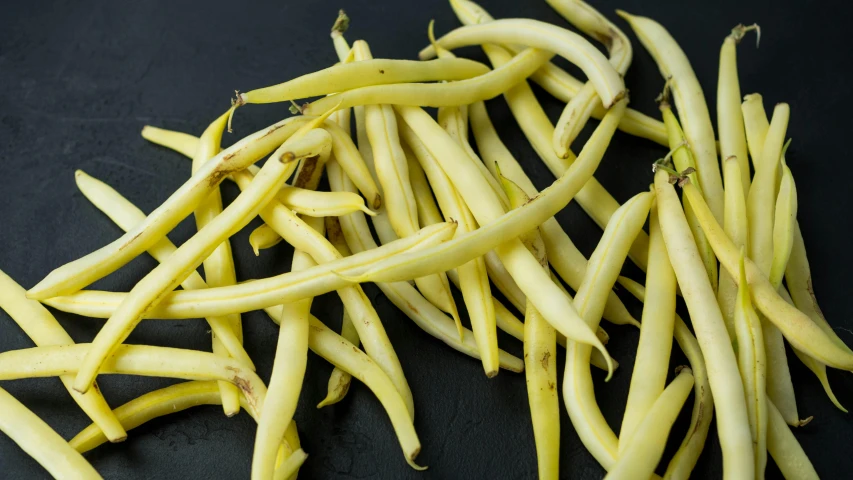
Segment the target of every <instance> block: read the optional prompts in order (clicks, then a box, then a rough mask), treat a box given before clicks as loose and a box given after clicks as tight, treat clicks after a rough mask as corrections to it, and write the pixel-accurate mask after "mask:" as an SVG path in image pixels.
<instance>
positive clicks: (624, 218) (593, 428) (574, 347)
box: [563, 192, 654, 470]
mask: <svg viewBox="0 0 853 480" xmlns="http://www.w3.org/2000/svg"><path fill="white" fill-rule="evenodd" d="M653 200H654V194H652V193H651V192H643V193H640V194H638V195H636V196H634V197H632V198H631V199H630V200H628V201H627V202H625V204H624V205H623V206H621V207H619V209H618V210H617V211H616V213H614V214H613V217H611V220H610V222H609V223H608V224H607V228H605V229H604V235H602V237H601V241H600V242H599V244H598V246H597V247H596V248H595V251H594V252H593V254H592V256H591V257H590V262H589V263H590V267H589V268H588V269H587V272H586V275H585V276H584V281H583V283H582V284H581V288H580V289H579V290H578V292H577V295H575V299H574V304H575V308H577V310H578V313H579V314H580V315H581V316H582V318H583V320H584V322H585V323H586V324H587V325H588V326H590V327H593V328H594V327H596V326H598V323H599V322H600V320H601V313H602V312H603V311H604V302H605V299H606V298H607V293H606V292H608V291H609V290H610V289H611V288H613V284H614V283H615V282H616V279H617V278H618V277H619V271H620V270H621V268H622V265H623V263H624V261H625V259H626V258H627V256H628V250H629V248H630V246H631V244H632V243H633V241H634V237H636V236H637V233H638V232H639V231H640V230H642V228H643V224H644V223H645V222H646V218H647V217H648V214H649V209H650V208H651V205H652V201H653ZM567 340H570V339H568V337H567ZM590 352H591V348H590V347H589V346H588V345H583V344H581V343H578V342H572V341H567V342H566V368H565V370H564V374H563V401H564V403H565V404H566V410H568V412H569V418H571V420H572V425H574V427H575V430H576V431H577V433H578V436H579V437H580V438H581V441H582V442H583V444H584V446H585V447H586V449H587V450H588V451H589V452H590V453H591V454H592V456H593V457H595V459H596V460H597V461H598V463H599V464H601V466H602V467H604V469H605V470H610V469H611V468H613V466H614V464H615V462H616V459H617V457H618V449H619V446H618V440H617V438H616V434H615V433H613V430H612V429H611V428H610V426H609V425H608V424H607V421H606V420H605V419H604V415H603V414H602V413H601V410H600V408H599V406H598V405H597V403H596V401H595V391H594V389H593V385H592V374H591V372H590V369H589V356H590Z"/></svg>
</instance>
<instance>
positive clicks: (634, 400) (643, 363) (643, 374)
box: [619, 206, 676, 455]
mask: <svg viewBox="0 0 853 480" xmlns="http://www.w3.org/2000/svg"><path fill="white" fill-rule="evenodd" d="M649 238H650V239H651V241H650V242H649V271H648V272H647V275H646V289H645V293H646V296H645V300H644V304H643V318H642V320H643V323H642V328H640V341H639V344H638V345H637V355H636V359H635V360H634V371H633V374H632V375H631V386H630V388H629V389H628V401H627V403H626V405H625V414H624V416H623V417H622V427H621V429H620V430H619V451H620V455H621V452H624V450H625V448H626V447H627V445H628V444H629V442H630V441H631V440H630V439H631V438H632V437H633V436H634V432H635V431H637V429H638V428H639V427H640V424H641V423H642V422H643V419H644V418H645V417H646V415H647V414H648V412H649V409H651V408H652V405H653V404H654V402H655V401H656V399H657V398H658V397H659V396H660V395H661V394H662V393H663V391H664V387H665V385H666V374H667V370H668V369H669V355H670V353H671V351H672V332H673V328H674V323H675V290H676V282H675V272H674V271H673V270H672V265H671V264H670V263H669V256H668V255H667V252H666V245H665V244H664V241H663V236H662V234H661V231H660V224H659V223H658V212H657V207H654V206H653V207H652V209H651V213H650V215H649Z"/></svg>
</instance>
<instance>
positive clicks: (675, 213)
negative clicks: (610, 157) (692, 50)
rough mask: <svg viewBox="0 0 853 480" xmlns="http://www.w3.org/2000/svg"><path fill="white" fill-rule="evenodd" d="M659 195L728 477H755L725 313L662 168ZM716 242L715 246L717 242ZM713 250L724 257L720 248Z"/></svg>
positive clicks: (695, 198) (695, 200)
mask: <svg viewBox="0 0 853 480" xmlns="http://www.w3.org/2000/svg"><path fill="white" fill-rule="evenodd" d="M655 191H656V192H657V201H658V212H659V221H660V226H661V231H662V232H663V236H664V241H665V242H666V249H667V252H669V258H670V261H671V262H672V266H673V269H674V270H675V276H676V278H677V279H678V284H679V286H680V288H681V294H682V296H683V297H684V300H685V302H686V303H687V309H688V310H689V311H690V315H691V319H692V320H693V328H694V330H695V332H696V338H697V339H698V341H699V345H700V346H701V347H702V354H703V356H704V357H705V361H706V362H707V364H708V378H709V381H710V384H711V390H712V392H713V395H714V403H715V404H716V412H717V432H718V433H719V436H720V444H721V446H722V449H723V476H724V478H752V477H753V475H754V471H755V466H754V455H753V446H752V436H751V434H750V430H749V421H748V419H747V409H746V401H745V400H744V398H745V397H744V390H743V385H742V384H741V382H740V375H739V372H738V366H737V360H736V358H735V354H734V350H733V349H732V346H731V343H730V342H729V341H726V339H728V334H727V332H726V327H725V322H724V320H723V315H722V313H721V312H720V307H719V306H718V305H717V299H716V295H715V294H714V291H713V290H712V289H711V283H710V282H709V281H708V277H707V275H703V274H702V273H703V271H704V267H703V266H702V262H701V260H700V257H699V253H698V251H697V249H696V244H695V243H694V241H693V236H692V234H691V233H690V229H689V228H688V226H687V220H686V219H685V217H684V212H683V211H682V210H681V207H680V205H679V201H678V195H677V194H676V193H675V189H674V187H673V186H672V185H670V183H669V174H668V173H667V172H665V171H663V170H658V172H657V173H656V174H655ZM686 191H688V190H687V189H685V192H686ZM689 191H690V192H693V193H692V195H690V197H689V199H690V202H691V205H692V206H693V208H694V210H695V211H696V212H697V217H699V219H700V221H701V219H702V215H701V213H702V212H701V211H702V208H703V207H704V208H705V209H707V208H708V207H707V205H706V204H705V202H704V200H703V199H702V198H701V197H702V196H701V194H700V193H699V192H698V191H697V190H695V189H689ZM707 212H708V213H710V210H707ZM711 218H713V215H711ZM702 227H703V229H704V230H705V231H706V233H707V234H708V237H709V239H711V238H710V237H711V236H712V235H711V233H710V232H708V229H707V228H706V225H705V222H702ZM711 243H712V245H713V239H711ZM714 251H715V252H716V253H717V254H718V255H719V252H718V251H717V249H716V248H715V249H714ZM727 267H729V266H728V265H727ZM729 273H731V270H729Z"/></svg>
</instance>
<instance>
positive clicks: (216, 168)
mask: <svg viewBox="0 0 853 480" xmlns="http://www.w3.org/2000/svg"><path fill="white" fill-rule="evenodd" d="M301 126H302V125H300V124H298V123H297V122H294V121H293V120H292V119H285V120H282V121H281V122H278V123H276V124H273V125H271V126H269V127H267V128H265V129H263V130H261V131H259V132H256V133H254V134H252V135H249V136H247V137H245V138H244V139H242V140H240V141H239V142H237V143H235V144H234V145H232V146H231V147H229V148H226V149H225V150H223V151H222V152H220V153H219V154H218V155H217V156H216V157H214V158H212V159H211V160H210V161H209V162H207V163H206V164H204V166H203V167H202V169H201V170H199V171H198V172H197V173H195V174H194V175H193V176H192V178H190V179H189V180H187V181H186V182H185V183H184V184H183V185H182V186H181V187H180V188H179V189H178V190H177V191H175V193H173V194H172V195H171V196H170V197H169V199H168V200H166V201H165V202H164V203H163V204H162V205H160V206H159V207H158V208H157V209H156V210H154V211H153V212H151V214H150V215H148V217H146V220H145V222H144V223H142V224H140V225H138V226H137V227H136V228H134V229H133V231H130V232H128V233H126V234H125V235H123V236H122V237H121V238H119V239H118V240H116V241H114V242H112V243H110V244H109V245H107V246H105V247H102V248H100V249H98V250H96V251H94V252H92V253H90V254H88V255H86V256H84V257H82V258H80V259H78V260H75V261H73V262H70V263H68V264H65V265H63V266H61V267H59V268H57V269H55V270H54V271H52V272H51V273H50V274H48V276H47V277H45V278H44V279H43V280H42V281H40V282H39V283H38V284H37V285H36V286H35V287H33V288H31V289H30V290H29V291H28V292H27V296H28V297H30V298H32V299H35V300H44V299H46V298H51V297H55V296H57V295H65V294H68V293H72V292H76V291H77V290H79V289H81V288H83V287H85V286H86V285H89V284H91V283H92V282H94V281H95V280H99V279H101V278H103V277H105V276H106V275H109V274H110V273H112V272H114V271H115V270H117V269H118V268H120V267H122V266H123V265H125V264H127V263H128V262H129V261H130V260H132V259H133V258H135V257H136V256H138V255H139V254H141V253H142V252H144V251H145V250H147V249H149V248H150V247H151V246H152V245H154V244H155V243H157V241H159V240H160V239H161V238H163V237H164V236H165V235H166V233H168V232H169V231H170V230H171V229H172V228H174V227H175V226H176V225H177V224H178V223H179V222H180V221H181V220H183V219H184V218H186V217H187V216H188V215H189V214H190V213H191V212H192V211H193V210H194V209H195V207H197V206H198V205H199V204H200V203H201V202H202V201H204V199H206V198H207V196H208V195H209V194H210V192H211V191H213V189H214V188H215V187H216V186H217V185H219V183H220V182H221V181H222V180H224V179H225V177H226V176H228V175H230V174H231V173H232V172H235V171H238V170H242V169H243V168H246V167H247V166H249V165H251V164H252V163H254V162H256V161H258V160H260V159H261V158H262V157H263V156H264V155H266V154H268V153H270V152H272V151H273V150H275V149H276V148H278V147H279V146H280V145H281V144H282V142H283V141H285V140H286V139H288V138H289V137H290V136H291V135H293V134H294V133H295V132H296V131H297V130H298V129H299V128H300V127H301ZM314 140H317V139H316V138H314ZM322 146H323V145H322V143H316V142H315V143H309V142H303V145H302V148H301V149H300V150H301V151H300V152H298V153H299V155H298V156H299V157H301V156H311V155H316V154H317V152H318V151H319V150H320V149H321V147H322ZM294 153H296V152H294Z"/></svg>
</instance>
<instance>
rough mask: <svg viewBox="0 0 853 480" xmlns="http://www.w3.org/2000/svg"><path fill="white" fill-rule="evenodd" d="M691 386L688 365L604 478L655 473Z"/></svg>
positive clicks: (661, 396) (646, 417) (645, 418)
mask: <svg viewBox="0 0 853 480" xmlns="http://www.w3.org/2000/svg"><path fill="white" fill-rule="evenodd" d="M692 388H693V374H692V372H691V371H690V369H689V368H687V367H685V368H682V369H681V371H680V372H679V374H678V376H677V377H675V380H673V381H672V383H670V384H669V386H667V387H666V389H665V390H664V391H663V392H662V393H661V394H660V396H659V397H658V398H657V399H656V400H655V402H654V404H653V405H652V406H651V408H650V409H649V412H648V413H647V414H646V415H645V417H644V418H643V422H642V423H641V424H640V425H639V426H638V427H637V433H636V434H635V435H634V436H633V437H632V439H631V440H629V441H628V444H627V446H626V447H625V450H624V452H623V453H622V454H620V456H619V460H618V461H617V462H616V464H615V465H614V466H613V469H612V470H610V471H609V472H607V475H606V476H605V477H604V478H605V479H609V480H614V479H622V478H624V479H631V478H649V477H651V476H652V474H654V471H655V467H657V465H658V462H660V458H661V456H663V450H664V448H665V447H666V439H667V437H669V432H670V430H672V425H673V424H674V423H675V419H676V418H677V417H678V413H679V412H680V411H681V407H682V406H683V405H684V402H685V401H687V396H688V395H689V394H690V390H691V389H692Z"/></svg>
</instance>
